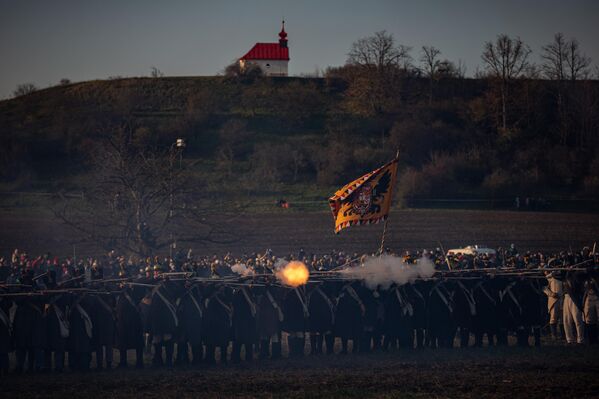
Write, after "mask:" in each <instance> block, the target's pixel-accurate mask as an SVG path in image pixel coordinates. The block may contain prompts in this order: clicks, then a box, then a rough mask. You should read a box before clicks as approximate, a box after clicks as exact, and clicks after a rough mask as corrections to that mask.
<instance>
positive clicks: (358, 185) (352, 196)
mask: <svg viewBox="0 0 599 399" xmlns="http://www.w3.org/2000/svg"><path fill="white" fill-rule="evenodd" d="M396 177H397V158H396V159H394V160H393V161H391V162H389V163H388V164H385V165H383V166H381V167H380V168H378V169H376V170H373V171H372V172H370V173H367V174H365V175H364V176H362V177H360V178H359V179H356V180H354V181H352V182H351V183H349V184H346V185H345V186H343V188H341V189H339V190H337V192H336V193H335V195H333V196H332V197H331V198H329V206H330V207H331V211H333V217H334V218H335V233H339V232H340V231H341V230H343V229H344V228H346V227H349V226H354V225H361V224H373V223H379V222H380V221H381V220H385V219H386V218H387V215H388V214H389V208H390V207H391V201H392V199H393V198H392V197H393V189H394V186H395V179H396Z"/></svg>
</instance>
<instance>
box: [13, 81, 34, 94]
mask: <svg viewBox="0 0 599 399" xmlns="http://www.w3.org/2000/svg"><path fill="white" fill-rule="evenodd" d="M37 90H38V88H37V86H36V85H34V84H33V83H22V84H20V85H18V86H17V88H16V89H15V90H14V91H13V92H12V94H13V96H14V97H20V96H24V95H27V94H31V93H33V92H34V91H37Z"/></svg>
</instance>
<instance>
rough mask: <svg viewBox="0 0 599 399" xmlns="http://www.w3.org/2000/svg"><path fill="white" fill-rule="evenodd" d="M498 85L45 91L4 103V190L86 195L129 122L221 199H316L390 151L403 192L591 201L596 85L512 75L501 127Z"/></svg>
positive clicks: (95, 84)
mask: <svg viewBox="0 0 599 399" xmlns="http://www.w3.org/2000/svg"><path fill="white" fill-rule="evenodd" d="M496 83H497V82H494V81H493V80H491V79H463V78H445V79H439V80H436V81H434V82H433V81H429V80H428V79H424V78H419V77H415V76H406V77H404V78H402V79H401V81H400V82H399V83H398V84H397V85H396V86H394V87H393V90H392V91H390V92H389V91H387V92H386V93H385V96H384V98H383V99H382V100H381V99H380V98H378V97H377V98H375V97H374V95H375V94H378V92H373V89H372V87H370V86H368V85H366V86H360V85H359V82H358V81H357V80H356V79H352V78H348V74H344V73H343V71H341V73H331V74H329V75H328V76H327V77H326V78H266V77H256V78H248V77H238V78H231V77H223V76H215V77H170V78H167V77H162V78H126V79H113V80H96V81H89V82H82V83H75V84H67V85H62V86H56V87H51V88H48V89H44V90H39V91H37V92H34V93H31V94H28V95H25V96H21V97H17V98H13V99H10V100H5V101H1V102H0V187H1V188H2V190H3V191H7V190H13V191H14V190H19V191H28V190H33V191H50V192H56V191H65V190H66V191H69V190H85V188H86V185H88V184H90V180H89V172H90V163H89V162H88V160H89V159H90V157H92V156H93V152H94V143H95V142H96V141H97V140H98V139H99V138H101V137H106V136H110V134H111V132H113V131H114V130H115V129H127V130H128V131H130V134H131V135H132V136H133V137H134V138H135V139H136V140H138V141H139V142H140V143H142V145H143V146H147V147H148V148H158V149H160V148H163V149H164V148H166V149H168V148H169V146H171V144H172V143H173V142H174V141H175V140H176V139H177V138H184V139H185V140H186V143H187V147H186V148H185V150H184V153H183V157H184V158H183V162H191V161H194V172H195V173H196V174H197V176H198V179H201V181H202V182H203V184H205V187H206V191H207V192H211V193H215V195H219V196H233V197H235V196H238V195H240V194H241V193H243V195H246V194H247V195H249V196H250V197H251V196H263V197H267V198H269V200H270V199H272V198H276V197H278V196H287V197H291V198H295V199H298V200H299V199H302V200H310V199H321V198H322V197H324V196H326V194H327V193H329V192H330V190H331V189H332V188H334V187H335V186H336V185H339V184H342V183H345V182H346V180H348V179H351V178H355V177H356V176H358V175H360V174H361V173H363V172H364V171H365V170H368V169H370V168H373V167H375V166H377V165H379V164H381V163H382V162H384V161H386V160H387V159H389V158H391V157H392V155H393V154H394V152H395V149H396V148H398V147H399V148H400V149H401V151H402V156H401V170H400V176H401V178H400V179H401V180H400V195H401V196H402V197H403V198H404V199H410V200H414V199H418V198H429V199H430V198H433V199H434V198H474V197H476V198H513V197H514V196H516V195H518V196H522V197H525V196H526V197H528V196H530V197H544V198H558V197H559V198H564V197H566V198H587V199H589V198H590V199H593V198H596V197H597V196H599V152H598V150H597V149H598V148H599V110H598V104H599V94H598V93H599V85H598V82H596V81H578V82H573V83H571V84H570V83H568V86H567V87H565V88H560V87H558V86H557V82H553V81H544V80H531V79H527V80H524V79H523V80H519V81H517V82H513V83H512V86H511V87H510V90H511V97H510V102H509V103H508V106H509V110H510V118H509V128H502V127H500V124H499V122H498V120H499V115H498V113H499V112H500V110H499V108H498V107H499V102H498V100H497V85H496ZM365 88H366V90H365ZM558 92H559V95H560V100H559V102H558V97H557V95H556V93H558ZM375 101H379V102H381V101H383V102H382V104H383V105H384V106H382V107H378V108H377V107H370V104H372V103H374V102H375ZM387 104H389V106H387ZM564 104H565V105H564ZM558 111H559V112H558ZM306 193H307V194H306Z"/></svg>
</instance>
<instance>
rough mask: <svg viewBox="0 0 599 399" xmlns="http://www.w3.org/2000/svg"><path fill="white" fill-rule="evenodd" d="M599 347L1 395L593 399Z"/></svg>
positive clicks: (93, 380) (442, 354) (6, 385)
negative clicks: (570, 398)
mask: <svg viewBox="0 0 599 399" xmlns="http://www.w3.org/2000/svg"><path fill="white" fill-rule="evenodd" d="M598 375H599V348H596V347H595V348H589V347H565V346H546V347H542V348H529V349H520V348H515V347H509V348H469V349H452V350H447V349H445V350H430V349H427V350H424V351H418V352H416V351H412V352H391V353H374V354H370V355H347V356H341V355H333V356H319V357H305V358H303V359H297V360H287V359H283V360H280V361H256V362H254V363H253V364H251V365H249V366H248V365H247V364H241V365H235V366H234V365H229V366H216V367H211V368H208V367H206V366H203V367H200V368H197V369H174V370H153V369H146V370H125V371H122V370H112V371H111V372H107V371H103V372H95V371H91V372H88V373H86V374H77V373H65V374H61V375H52V374H46V375H34V376H29V375H26V376H14V375H9V376H7V377H3V378H2V379H0V396H3V397H15V398H17V397H19V398H28V397H40V396H43V397H61V398H64V397H144V398H160V397H267V398H268V397H277V398H295V397H302V398H303V397H337V398H347V397H355V398H362V397H388V398H391V397H417V398H429V397H439V398H445V397H465V398H484V397H497V398H514V397H523V398H547V397H560V398H569V397H573V398H574V397H576V398H586V397H589V398H590V397H597V396H598V395H599V378H597V376H598Z"/></svg>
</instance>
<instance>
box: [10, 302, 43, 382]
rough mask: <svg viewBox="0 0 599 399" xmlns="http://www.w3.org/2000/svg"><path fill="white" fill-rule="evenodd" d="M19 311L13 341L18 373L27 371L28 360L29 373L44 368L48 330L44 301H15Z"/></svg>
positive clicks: (16, 312) (17, 311) (15, 319)
mask: <svg viewBox="0 0 599 399" xmlns="http://www.w3.org/2000/svg"><path fill="white" fill-rule="evenodd" d="M15 302H16V303H17V310H16V311H15V318H14V322H13V339H14V345H15V350H16V357H17V366H16V370H17V372H23V370H24V369H25V360H26V359H27V363H28V367H27V369H28V371H30V372H33V371H35V370H38V371H39V370H42V369H43V368H44V356H43V349H44V347H45V346H46V345H45V339H46V329H45V323H44V317H43V306H44V301H43V300H42V299H40V298H36V297H23V298H19V299H18V300H16V301H15Z"/></svg>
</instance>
